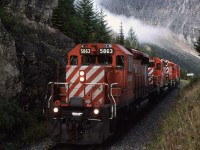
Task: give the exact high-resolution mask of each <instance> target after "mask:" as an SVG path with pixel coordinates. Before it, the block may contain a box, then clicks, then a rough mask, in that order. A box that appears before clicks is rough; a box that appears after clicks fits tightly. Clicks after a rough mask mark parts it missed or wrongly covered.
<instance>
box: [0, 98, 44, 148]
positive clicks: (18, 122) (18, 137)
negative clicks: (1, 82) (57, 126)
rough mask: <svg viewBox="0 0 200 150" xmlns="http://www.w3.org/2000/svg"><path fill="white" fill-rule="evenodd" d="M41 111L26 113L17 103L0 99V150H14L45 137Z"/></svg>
mask: <svg viewBox="0 0 200 150" xmlns="http://www.w3.org/2000/svg"><path fill="white" fill-rule="evenodd" d="M43 121H44V117H43V115H42V112H41V111H38V110H35V111H33V112H28V111H25V110H23V109H22V108H20V106H19V105H18V103H17V101H15V100H8V99H3V98H0V149H15V148H16V147H18V146H20V145H22V144H28V143H30V142H32V141H37V140H40V139H41V138H43V137H44V136H46V130H45V129H46V128H45V124H44V123H43Z"/></svg>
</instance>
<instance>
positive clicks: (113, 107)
mask: <svg viewBox="0 0 200 150" xmlns="http://www.w3.org/2000/svg"><path fill="white" fill-rule="evenodd" d="M84 84H87V85H90V84H92V85H102V84H104V85H106V86H108V88H110V93H108V98H109V99H110V101H111V103H112V107H111V117H110V118H109V119H113V118H114V117H116V116H117V109H116V101H115V98H114V96H113V94H112V88H113V85H116V84H118V83H112V84H111V85H110V87H109V84H108V83H84ZM110 96H111V97H110Z"/></svg>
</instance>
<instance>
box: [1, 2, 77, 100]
mask: <svg viewBox="0 0 200 150" xmlns="http://www.w3.org/2000/svg"><path fill="white" fill-rule="evenodd" d="M57 4H58V0H28V1H27V0H5V3H4V6H7V7H4V8H5V10H4V13H6V17H7V18H5V17H4V16H0V17H2V19H1V20H2V23H0V31H1V32H0V52H1V55H0V56H1V60H0V62H1V65H0V70H1V77H0V78H1V81H0V96H4V97H8V98H9V97H12V96H15V95H16V94H18V95H19V96H18V97H20V98H21V100H22V103H23V104H25V103H27V104H31V103H34V102H38V101H41V100H42V99H44V97H45V94H46V93H45V91H46V87H47V83H48V82H49V81H53V80H56V75H58V74H59V73H58V72H57V71H56V70H58V69H65V66H66V63H67V62H66V54H67V51H68V50H69V49H71V48H72V47H73V46H74V43H73V41H72V40H71V39H70V38H68V37H66V36H65V35H64V34H62V33H61V32H60V31H59V30H56V29H53V28H51V22H50V20H51V16H52V12H53V9H54V8H55V7H56V6H57ZM2 58H3V59H2ZM62 75H64V74H62ZM62 79H63V80H64V77H63V76H62Z"/></svg>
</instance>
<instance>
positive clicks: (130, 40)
mask: <svg viewBox="0 0 200 150" xmlns="http://www.w3.org/2000/svg"><path fill="white" fill-rule="evenodd" d="M125 46H126V47H131V48H135V49H137V48H138V46H139V42H138V38H137V35H136V34H135V32H134V30H133V28H132V27H131V28H130V30H129V32H128V36H127V37H126V39H125Z"/></svg>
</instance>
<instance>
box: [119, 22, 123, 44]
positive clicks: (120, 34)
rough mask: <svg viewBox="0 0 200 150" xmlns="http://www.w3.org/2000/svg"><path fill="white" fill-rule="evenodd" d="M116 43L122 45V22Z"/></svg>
mask: <svg viewBox="0 0 200 150" xmlns="http://www.w3.org/2000/svg"><path fill="white" fill-rule="evenodd" d="M117 43H119V44H121V45H124V33H123V26H122V22H121V26H120V33H119V36H118V38H117Z"/></svg>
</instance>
